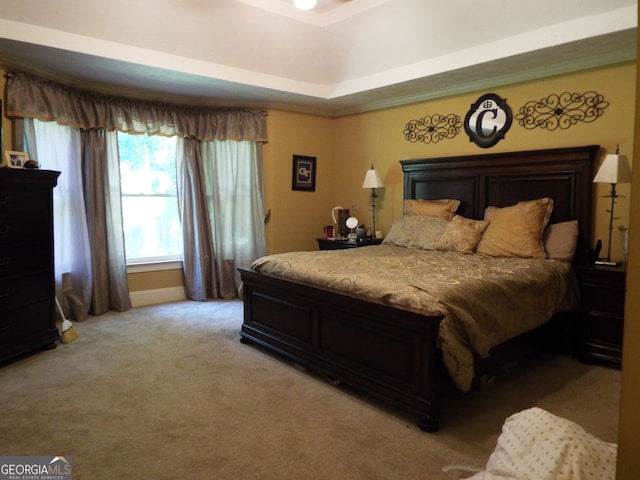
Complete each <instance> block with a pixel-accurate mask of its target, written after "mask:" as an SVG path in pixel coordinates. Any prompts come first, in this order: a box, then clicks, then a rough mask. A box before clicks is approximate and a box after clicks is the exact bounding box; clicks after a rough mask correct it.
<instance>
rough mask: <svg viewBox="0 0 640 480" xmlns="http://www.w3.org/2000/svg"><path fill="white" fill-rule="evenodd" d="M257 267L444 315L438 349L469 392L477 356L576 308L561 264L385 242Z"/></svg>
mask: <svg viewBox="0 0 640 480" xmlns="http://www.w3.org/2000/svg"><path fill="white" fill-rule="evenodd" d="M252 267H253V268H254V269H255V270H256V271H260V272H264V273H269V274H271V275H275V276H278V277H284V278H288V279H291V280H294V281H297V282H300V283H304V284H307V285H313V286H317V287H320V288H323V289H328V290H332V291H337V292H340V293H344V294H348V295H351V296H356V297H358V298H363V299H367V300H370V301H373V302H377V303H383V304H387V305H393V306H396V307H398V308H407V309H411V310H416V309H417V310H420V311H422V312H424V314H425V315H444V319H443V321H442V322H441V324H440V331H439V347H440V348H441V349H442V352H443V358H444V363H445V366H446V367H447V370H448V371H449V374H450V375H451V377H452V379H453V380H454V382H455V383H456V385H457V386H458V387H459V388H460V389H461V390H463V391H468V390H469V389H470V387H471V382H472V380H473V375H474V371H473V352H475V353H476V354H478V355H479V356H481V357H486V356H487V355H488V353H489V350H490V349H491V347H493V346H495V345H498V344H500V343H502V342H504V341H506V340H508V339H510V338H513V337H515V336H517V335H519V334H520V333H524V332H526V331H529V330H531V329H533V328H535V327H537V326H539V325H542V324H543V323H545V322H546V321H547V320H548V319H549V318H551V316H552V315H553V314H554V313H556V312H559V311H566V310H571V309H573V308H575V307H576V305H577V304H578V294H577V289H576V283H575V278H574V276H573V271H572V268H571V266H570V265H569V264H567V263H563V262H558V261H555V260H539V259H538V260H535V259H518V258H493V257H489V256H486V255H466V254H462V253H458V252H439V251H430V250H421V249H414V248H404V247H399V246H394V245H388V244H382V245H376V246H369V247H366V248H354V249H348V250H324V251H315V252H291V253H284V254H276V255H269V256H266V257H262V258H260V259H258V260H256V261H255V262H254V264H253V266H252Z"/></svg>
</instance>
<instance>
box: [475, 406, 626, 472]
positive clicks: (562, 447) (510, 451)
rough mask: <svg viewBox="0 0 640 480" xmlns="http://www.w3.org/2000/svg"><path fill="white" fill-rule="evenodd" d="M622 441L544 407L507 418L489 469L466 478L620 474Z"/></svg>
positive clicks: (488, 464) (490, 460)
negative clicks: (603, 436)
mask: <svg viewBox="0 0 640 480" xmlns="http://www.w3.org/2000/svg"><path fill="white" fill-rule="evenodd" d="M616 454H617V445H616V444H614V443H607V442H604V441H602V440H600V439H599V438H597V437H596V436H594V435H592V434H590V433H589V432H587V431H586V430H584V429H583V428H582V427H580V426H579V425H577V424H575V423H574V422H572V421H570V420H566V419H564V418H560V417H557V416H555V415H553V414H551V413H549V412H547V411H545V410H543V409H541V408H537V407H534V408H530V409H528V410H524V411H522V412H519V413H516V414H515V415H512V416H511V417H509V418H507V420H506V421H505V423H504V425H503V426H502V433H501V434H500V437H498V443H497V445H496V448H495V450H494V451H493V453H492V454H491V456H490V457H489V461H488V462H487V466H486V469H485V470H484V471H482V472H478V473H476V474H475V475H474V476H472V477H469V478H468V479H467V480H514V479H517V480H593V479H598V480H615V476H616Z"/></svg>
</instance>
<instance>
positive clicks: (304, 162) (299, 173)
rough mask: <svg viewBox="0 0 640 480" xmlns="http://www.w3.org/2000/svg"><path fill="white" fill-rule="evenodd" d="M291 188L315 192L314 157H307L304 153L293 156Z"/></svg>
mask: <svg viewBox="0 0 640 480" xmlns="http://www.w3.org/2000/svg"><path fill="white" fill-rule="evenodd" d="M291 189H292V190H304V191H307V192H315V190H316V157H307V156H305V155H294V156H293V172H292V183H291Z"/></svg>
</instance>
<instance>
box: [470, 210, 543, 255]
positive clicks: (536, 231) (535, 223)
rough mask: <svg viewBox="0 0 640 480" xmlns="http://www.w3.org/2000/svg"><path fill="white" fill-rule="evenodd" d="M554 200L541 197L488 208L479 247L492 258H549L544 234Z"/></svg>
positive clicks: (480, 250) (478, 251)
mask: <svg viewBox="0 0 640 480" xmlns="http://www.w3.org/2000/svg"><path fill="white" fill-rule="evenodd" d="M552 210H553V200H552V199H551V198H539V199H537V200H528V201H522V202H518V203H516V204H515V205H511V206H509V207H503V208H498V207H487V209H486V210H485V213H484V219H485V220H487V221H488V222H489V226H488V227H487V229H486V230H485V232H484V234H483V235H482V239H481V240H480V243H479V244H478V248H477V249H476V252H477V253H484V254H486V255H491V256H493V257H521V258H546V256H547V255H546V253H545V251H544V245H543V243H542V234H543V232H544V229H545V227H546V226H547V222H549V217H550V216H551V211H552Z"/></svg>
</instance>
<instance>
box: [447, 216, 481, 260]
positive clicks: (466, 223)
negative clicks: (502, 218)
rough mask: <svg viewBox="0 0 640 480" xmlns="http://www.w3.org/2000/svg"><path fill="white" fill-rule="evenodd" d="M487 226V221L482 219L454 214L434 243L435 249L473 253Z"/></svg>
mask: <svg viewBox="0 0 640 480" xmlns="http://www.w3.org/2000/svg"><path fill="white" fill-rule="evenodd" d="M488 226H489V222H486V221H484V220H472V219H470V218H465V217H463V216H461V215H456V216H455V217H453V220H451V223H450V224H449V226H448V227H447V229H446V230H445V231H444V233H443V234H442V237H441V238H440V240H439V241H438V242H437V243H436V245H435V249H436V250H450V251H453V252H462V253H473V252H474V251H475V249H476V246H477V245H478V242H480V239H481V238H482V234H483V233H484V231H485V230H486V229H487V227H488Z"/></svg>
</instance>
